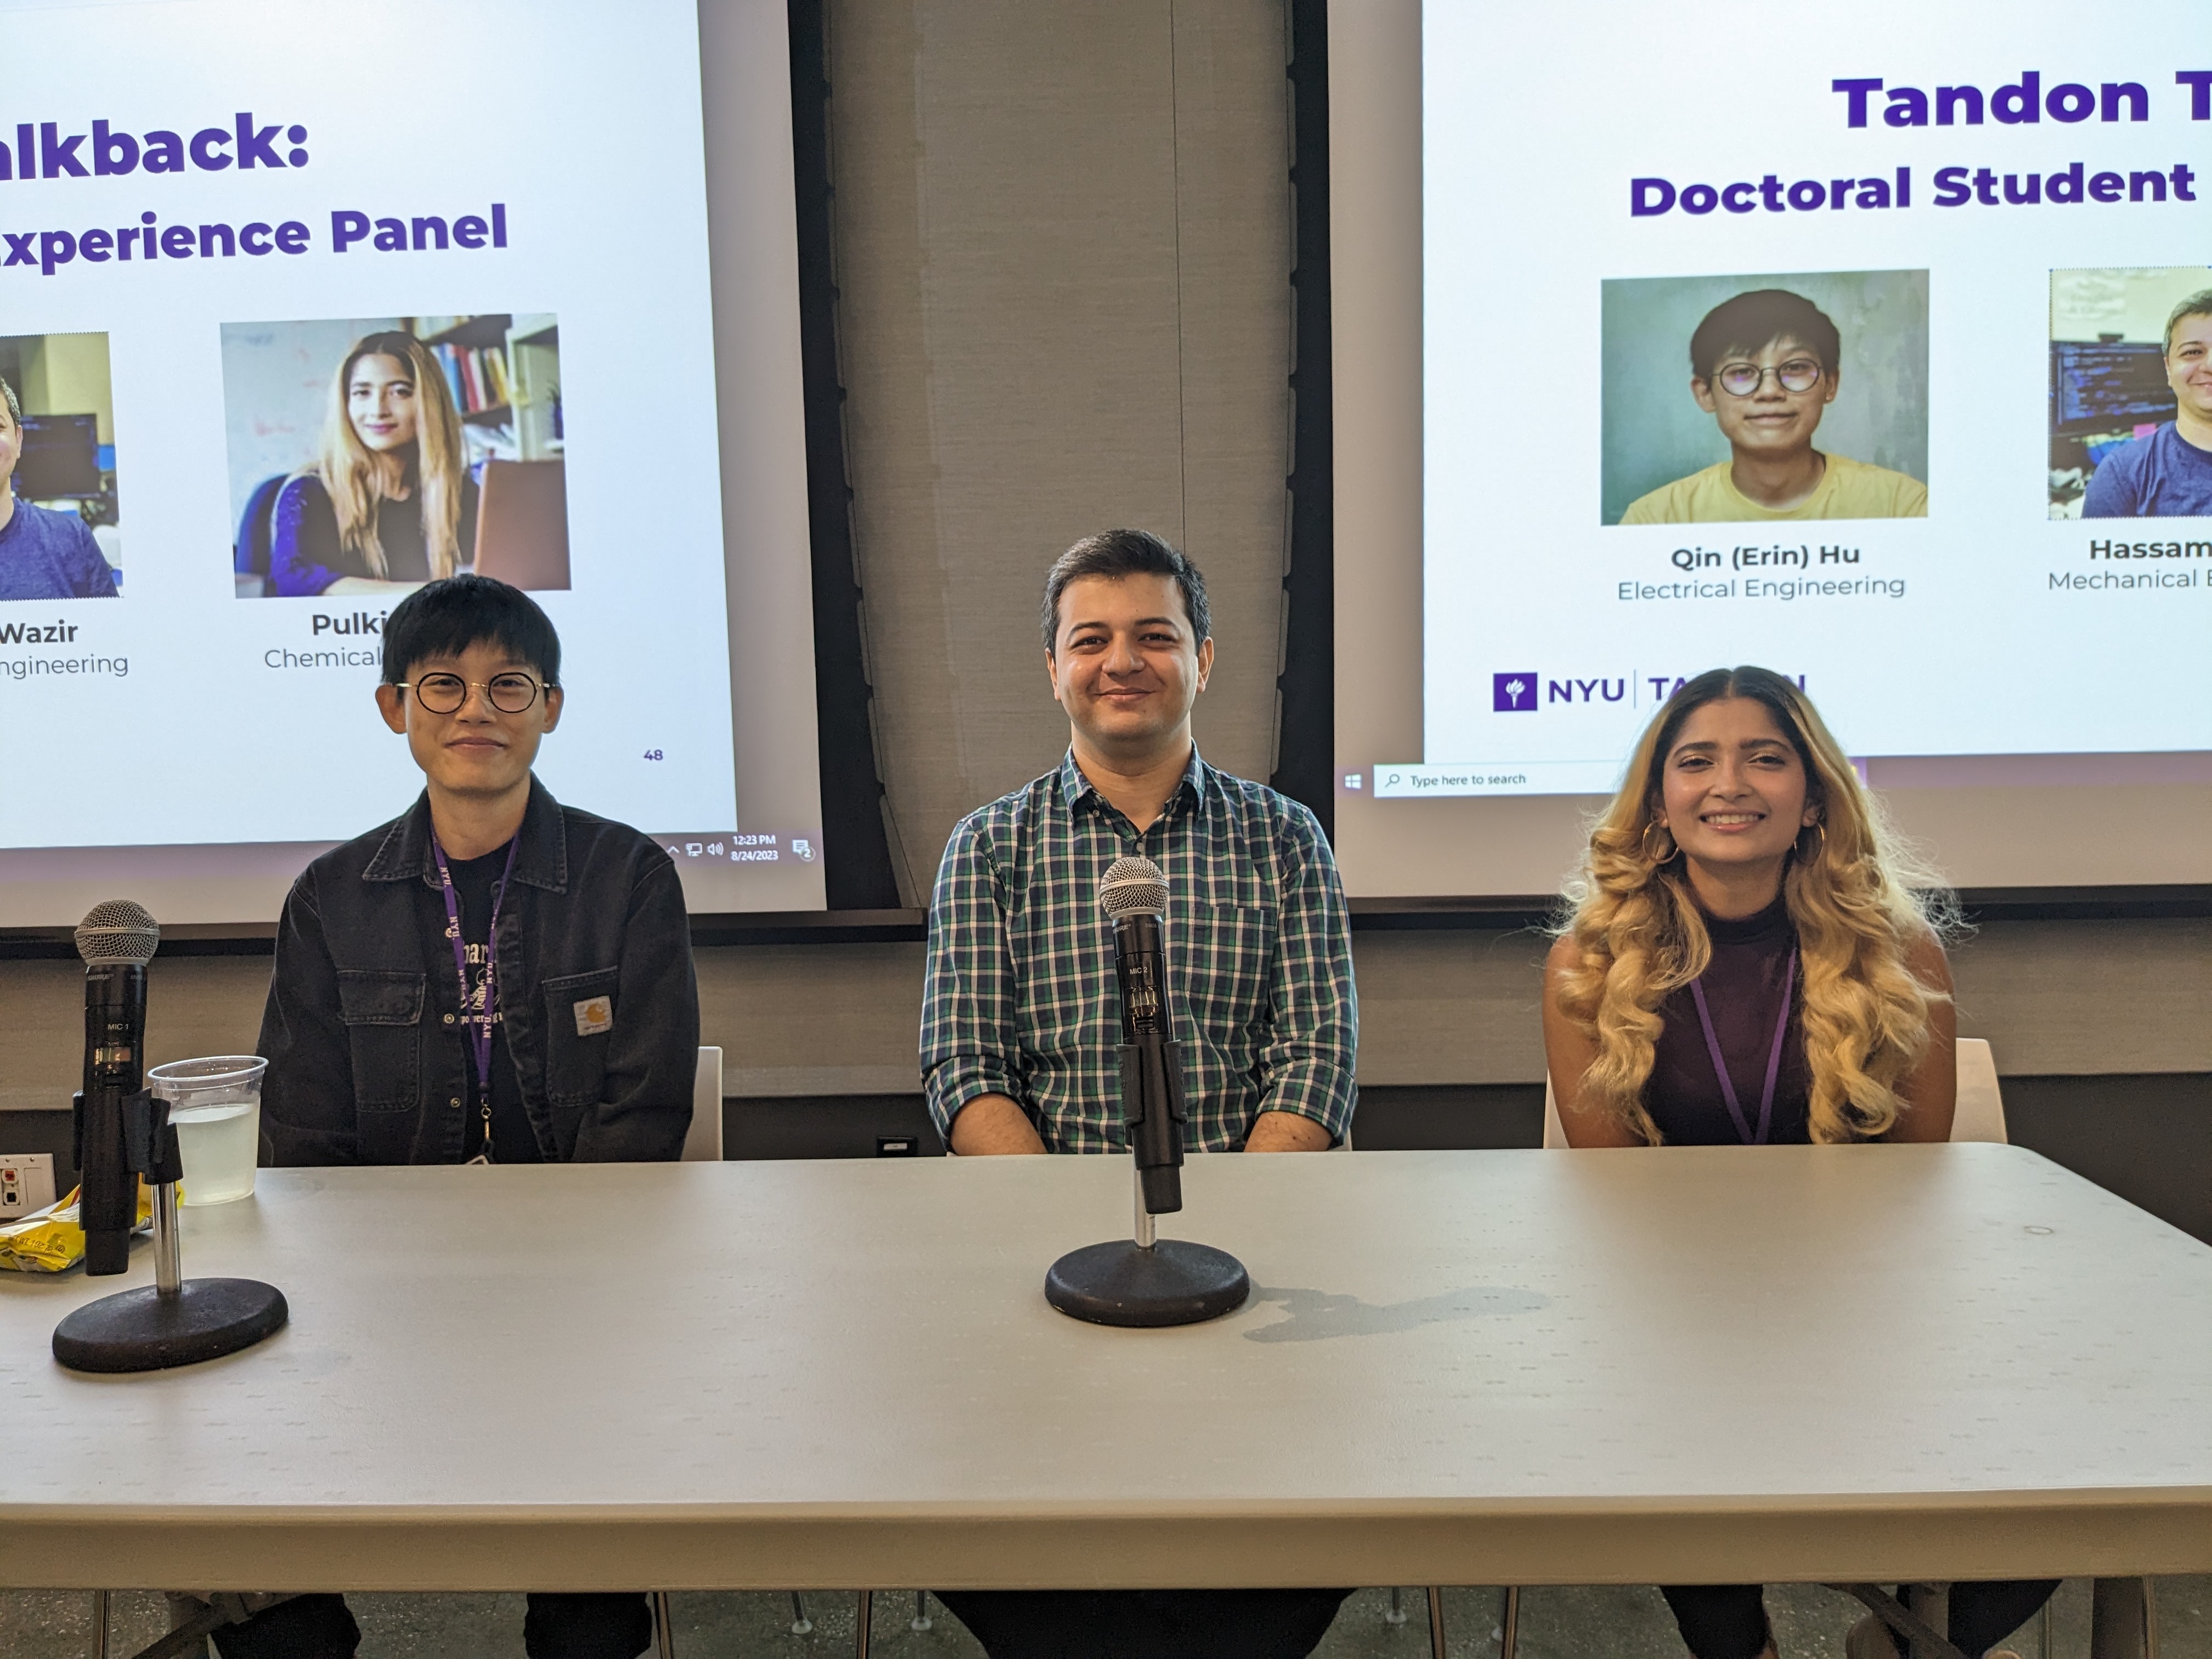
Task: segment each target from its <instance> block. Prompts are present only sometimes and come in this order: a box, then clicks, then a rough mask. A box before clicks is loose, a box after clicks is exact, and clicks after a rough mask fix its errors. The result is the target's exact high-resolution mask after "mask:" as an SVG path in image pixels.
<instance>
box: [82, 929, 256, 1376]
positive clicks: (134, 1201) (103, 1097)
mask: <svg viewBox="0 0 2212 1659" xmlns="http://www.w3.org/2000/svg"><path fill="white" fill-rule="evenodd" d="M132 908H136V907H132ZM94 914H95V915H99V912H95V913H94ZM139 914H140V915H143V911H142V912H140V913H139ZM146 923H147V927H149V929H150V927H151V925H152V923H151V918H147V919H146ZM80 948H82V930H80ZM152 954H153V948H152V946H151V945H145V947H144V956H143V957H139V958H137V960H136V961H130V962H118V961H115V960H112V959H91V958H88V963H89V965H88V968H87V969H86V974H85V982H86V995H85V1034H86V1042H85V1069H84V1088H83V1089H82V1091H80V1092H79V1093H78V1095H77V1097H76V1103H75V1104H76V1161H77V1186H78V1194H77V1219H78V1225H80V1226H82V1228H83V1229H84V1238H85V1255H84V1270H85V1272H86V1273H87V1274H88V1275H90V1276H93V1277H95V1278H96V1277H101V1276H105V1275H108V1274H113V1273H127V1272H129V1271H130V1268H131V1232H132V1231H133V1230H134V1229H135V1227H136V1225H137V1219H138V1183H139V1182H140V1181H141V1180H142V1179H143V1180H145V1181H148V1182H151V1183H152V1184H153V1188H154V1283H153V1284H152V1285H151V1286H149V1287H143V1288H141V1289H138V1290H131V1291H118V1292H117V1293H116V1294H115V1295H113V1296H104V1297H100V1300H98V1301H97V1302H88V1303H86V1304H84V1306H82V1307H81V1308H79V1309H77V1310H76V1311H75V1312H73V1313H71V1314H70V1315H69V1316H68V1317H66V1318H65V1319H64V1320H63V1321H62V1322H61V1323H60V1324H58V1325H57V1326H55V1327H54V1341H53V1347H54V1358H56V1359H58V1360H59V1361H60V1362H61V1363H62V1364H64V1365H66V1366H68V1367H69V1368H70V1370H77V1371H154V1370H168V1369H169V1368H170V1367H172V1366H175V1365H191V1364H197V1362H199V1361H200V1360H203V1359H214V1358H218V1357H219V1356H221V1355H223V1354H227V1353H235V1352H237V1351H238V1350H239V1349H240V1348H246V1347H251V1346H252V1345H253V1344H254V1343H256V1342H258V1341H260V1340H261V1339H262V1338H263V1337H264V1336H267V1335H268V1334H270V1332H272V1331H275V1330H276V1329H277V1328H280V1327H281V1326H282V1325H283V1323H284V1322H285V1320H286V1319H287V1318H289V1316H290V1310H289V1308H287V1307H286V1305H285V1303H284V1296H283V1292H282V1291H279V1290H277V1289H276V1287H275V1286H274V1285H264V1284H262V1283H261V1282H260V1281H259V1280H258V1279H186V1278H185V1273H184V1261H183V1249H182V1240H181V1238H180V1237H179V1228H178V1225H177V1182H179V1180H181V1179H182V1178H183V1176H184V1173H185V1164H184V1159H183V1158H182V1157H181V1156H179V1152H178V1150H177V1131H176V1127H175V1125H173V1124H172V1123H171V1122H170V1121H169V1103H168V1102H167V1101H166V1100H162V1099H160V1098H158V1097H155V1095H154V1094H153V1092H152V1091H149V1089H147V1088H146V1087H145V1079H144V1075H143V1071H142V1069H141V1067H140V1064H139V1054H138V1049H139V1045H140V1043H141V1042H143V1028H144V1019H145V957H150V956H151V955H152Z"/></svg>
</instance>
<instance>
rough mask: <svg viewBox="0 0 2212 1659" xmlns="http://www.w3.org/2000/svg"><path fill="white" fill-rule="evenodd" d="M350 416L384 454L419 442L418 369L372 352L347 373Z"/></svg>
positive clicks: (369, 442) (371, 445) (367, 442)
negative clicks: (416, 390) (416, 379)
mask: <svg viewBox="0 0 2212 1659" xmlns="http://www.w3.org/2000/svg"><path fill="white" fill-rule="evenodd" d="M346 417H347V418H348V419H349V420H350V421H351V422H353V429H354V431H355V432H356V434H357V435H359V437H360V439H361V441H362V443H363V444H364V445H366V446H367V447H368V448H370V449H371V450H374V451H375V452H377V453H384V452H386V451H387V450H393V449H401V448H404V447H406V446H407V445H409V444H411V443H413V442H414V441H415V435H416V402H415V372H414V370H413V369H411V368H409V367H408V366H407V365H406V364H405V363H404V362H401V361H400V360H399V359H398V358H397V357H387V356H385V355H384V354H382V353H381V352H368V353H366V354H364V355H363V356H360V357H358V358H356V359H355V361H354V366H353V368H352V369H351V371H350V372H349V373H348V374H347V375H346Z"/></svg>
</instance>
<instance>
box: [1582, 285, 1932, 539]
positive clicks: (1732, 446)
mask: <svg viewBox="0 0 2212 1659" xmlns="http://www.w3.org/2000/svg"><path fill="white" fill-rule="evenodd" d="M1842 356H1843V342H1842V337H1841V336H1840V335H1838V332H1837V331H1836V325H1835V324H1834V323H1833V322H1832V321H1831V320H1830V319H1829V318H1828V316H1827V314H1826V313H1825V312H1823V311H1822V310H1821V309H1820V307H1818V306H1816V305H1814V303H1813V302H1812V301H1810V300H1808V299H1806V298H1804V297H1803V296H1802V295H1796V294H1792V293H1790V291H1789V290H1788V289H1779V288H1765V289H1755V290H1753V292H1751V293H1748V294H1739V295H1736V296H1735V298H1734V299H1732V300H1724V301H1722V302H1721V303H1720V304H1719V305H1717V306H1715V307H1713V308H1712V309H1711V311H1710V312H1708V313H1705V320H1704V321H1703V322H1701V323H1699V325H1698V328H1697V331H1696V332H1695V333H1694V334H1692V336H1691V337H1690V395H1691V396H1692V397H1693V398H1696V399H1697V400H1698V407H1699V408H1700V409H1702V410H1705V413H1706V414H1708V415H1710V416H1712V417H1713V420H1714V422H1716V423H1717V425H1718V426H1719V428H1720V429H1721V435H1722V436H1723V437H1724V438H1726V439H1727V440H1728V441H1729V459H1727V460H1725V461H1716V462H1715V463H1714V464H1713V465H1711V466H1709V467H1706V468H1705V470H1704V471H1700V472H1692V474H1690V476H1689V477H1686V478H1677V479H1675V480H1674V483H1670V484H1664V485H1662V486H1661V487H1660V488H1659V489H1655V490H1653V491H1651V493H1650V494H1649V495H1640V496H1638V498H1637V499H1636V500H1635V501H1632V502H1630V503H1629V506H1628V511H1627V512H1626V513H1622V514H1621V516H1620V521H1621V523H1623V524H1728V523H1740V522H1744V521H1757V520H1786V519H1924V518H1926V517H1927V516H1928V486H1927V485H1926V484H1924V483H1921V481H1920V480H1919V479H1917V478H1915V477H1911V476H1910V475H1909V474H1906V473H1903V472H1894V471H1891V470H1890V469H1889V468H1887V467H1886V466H1870V465H1867V464H1866V463H1864V462H1863V461H1854V460H1851V459H1849V458H1847V457H1845V456H1842V455H1838V454H1836V453H1834V452H1832V451H1824V450H1819V449H1815V448H1814V447H1813V435H1814V433H1815V432H1817V431H1819V430H1820V417H1821V416H1823V415H1825V414H1826V412H1827V409H1828V405H1829V404H1832V403H1833V402H1835V400H1836V392H1837V391H1838V385H1839V377H1838V364H1839V362H1840V360H1841V358H1842Z"/></svg>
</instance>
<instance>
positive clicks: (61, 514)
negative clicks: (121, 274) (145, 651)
mask: <svg viewBox="0 0 2212 1659" xmlns="http://www.w3.org/2000/svg"><path fill="white" fill-rule="evenodd" d="M115 503H116V495H115V400H114V396H113V393H112V391H111V389H110V386H109V383H108V374H107V336H106V335H105V334H9V335H0V604H6V603H7V602H9V601H10V600H23V601H33V600H36V601H41V602H44V601H49V600H53V599H114V598H116V597H117V596H118V595H119V594H120V593H121V592H122V591H123V531H122V526H121V525H120V524H119V523H118V514H117V511H116V504H115Z"/></svg>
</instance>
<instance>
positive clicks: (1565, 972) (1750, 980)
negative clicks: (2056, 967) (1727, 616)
mask: <svg viewBox="0 0 2212 1659" xmlns="http://www.w3.org/2000/svg"><path fill="white" fill-rule="evenodd" d="M1567 897H1568V900H1569V902H1570V903H1571V906H1572V907H1573V908H1572V914H1571V916H1570V917H1569V919H1568V920H1567V921H1566V922H1565V924H1564V925H1563V927H1561V929H1560V932H1559V939H1558V940H1557V942H1556V943H1555V944H1554V945H1553V947H1552V951H1551V955H1550V957H1549V958H1548V960H1547V963H1546V967H1545V974H1544V1052H1545V1057H1546V1060H1547V1063H1548V1066H1549V1069H1550V1073H1551V1080H1552V1085H1553V1093H1554V1095H1555V1096H1556V1097H1557V1099H1558V1102H1559V1121H1560V1123H1561V1126H1562V1127H1564V1128H1565V1131H1566V1134H1567V1140H1568V1143H1569V1144H1570V1145H1571V1146H1737V1145H1747V1146H1767V1145H1780V1144H1783V1143H1787V1142H1796V1143H1799V1144H1803V1143H1806V1142H1814V1143H1819V1144H1821V1145H1834V1144H1838V1143H1842V1142H1850V1141H1868V1140H1881V1141H1900V1140H1947V1139H1949V1138H1950V1133H1951V1114H1952V1109H1953V1106H1954V1103H1955V1100H1956V1096H1957V1077H1956V1073H1955V1071H1954V1066H1955V1065H1956V1060H1955V1057H1954V1052H1953V1050H1954V1037H1955V1033H1956V1030H1957V1022H1956V1018H1955V1012H1954V1008H1953V1006H1952V1003H1951V972H1950V968H1949V965H1948V963H1947V961H1946V960H1945V957H1944V953H1943V945H1942V933H1943V932H1944V930H1945V927H1946V926H1947V924H1948V921H1949V913H1948V908H1947V907H1948V903H1949V899H1948V895H1944V894H1942V893H1941V891H1940V890H1938V889H1937V888H1936V884H1935V883H1934V881H1933V880H1932V878H1929V876H1928V875H1927V873H1926V872H1923V870H1921V869H1920V868H1919V866H1917V865H1916V864H1915V863H1913V862H1912V860H1911V857H1910V854H1909V853H1908V852H1907V850H1906V849H1905V848H1903V847H1901V846H1900V845H1899V843H1898V842H1897V840H1896V838H1895V837H1894V836H1893V835H1892V834H1891V833H1890V831H1889V829H1888V828H1887V825H1886V823H1884V821H1883V818H1882V814H1881V809H1880V807H1879V806H1878V805H1877V804H1876V803H1875V800H1874V799H1873V798H1872V797H1871V796H1870V795H1869V793H1867V790H1866V788H1865V787H1864V786H1863V784H1861V783H1860V781H1859V779H1858V775H1857V772H1856V771H1855V770H1854V769H1852V767H1851V763H1850V761H1849V760H1847V759H1845V758H1844V751H1843V750H1842V749H1841V748H1840V747H1839V746H1838V744H1837V742H1836V740H1835V738H1833V737H1832V736H1831V735H1829V732H1828V728H1827V727H1826V726H1825V725H1824V724H1823V723H1822V722H1821V720H1820V715H1819V714H1818V713H1817V712H1815V711H1814V708H1813V705H1812V703H1811V702H1808V700H1807V699H1806V696H1805V694H1804V693H1803V692H1802V691H1801V690H1799V689H1798V688H1797V687H1796V686H1795V685H1793V684H1790V682H1789V681H1788V680H1786V679H1784V678H1782V677H1781V676H1780V675H1778V674H1776V673H1773V672H1771V671H1769V670H1767V669H1764V668H1752V667H1742V668H1716V669H1714V670H1712V671H1711V672H1709V673H1705V674H1700V675H1699V676H1698V678H1695V679H1693V680H1691V681H1689V682H1687V683H1686V684H1684V685H1682V686H1681V687H1680V688H1679V689H1678V690H1676V691H1675V693H1674V696H1671V697H1669V698H1668V700H1667V703H1666V705H1665V707H1663V708H1661V709H1660V711H1659V712H1658V714H1656V716H1655V717H1654V718H1653V720H1652V721H1651V724H1650V726H1648V727H1646V728H1645V730H1644V736H1643V738H1641V739H1640V740H1639V741H1638V744H1637V746H1636V750H1635V753H1634V754H1633V755H1632V757H1631V758H1630V760H1629V763H1628V771H1627V775H1626V778H1625V780H1624V781H1623V782H1622V784H1621V787H1620V793H1618V794H1616V795H1615V796H1614V797H1613V805H1611V806H1610V807H1608V808H1607V811H1606V812H1605V814H1604V816H1603V817H1601V818H1600V819H1599V820H1598V822H1597V823H1596V825H1595V827H1594V828H1593V829H1592V830H1591V831H1590V837H1589V851H1588V853H1587V854H1586V855H1585V857H1584V860H1583V870H1582V872H1581V873H1580V875H1579V876H1578V877H1577V878H1576V880H1575V881H1574V882H1573V883H1572V884H1571V885H1570V887H1569V889H1568V893H1567ZM1744 1176H1745V1178H1746V1179H1747V1180H1755V1179H1757V1178H1758V1170H1757V1168H1756V1166H1749V1167H1747V1168H1746V1170H1744ZM2056 1584H2057V1581H2056V1580H2045V1581H2038V1582H2035V1583H1962V1584H1959V1585H1956V1586H1954V1589H1953V1591H1952V1595H1951V1601H1950V1620H1951V1627H1950V1637H1951V1640H1952V1642H1953V1644H1954V1645H1956V1646H1957V1647H1959V1648H1960V1650H1963V1651H1964V1652H1966V1654H1968V1655H1969V1656H1972V1659H1979V1656H1981V1655H1982V1654H1984V1653H1985V1652H1986V1651H1987V1650H1989V1649H1990V1647H1992V1646H1993V1645H1994V1644H1996V1642H1997V1641H1998V1640H2000V1639H2001V1638H2003V1637H2004V1636H2005V1635H2006V1634H2008V1632H2011V1631H2013V1630H2015V1629H2017V1628H2018V1627H2019V1626H2021V1624H2022V1623H2024V1622H2025V1621H2026V1620H2027V1619H2028V1617H2029V1616H2030V1615H2031V1614H2033V1613H2034V1611H2035V1610H2036V1608H2037V1607H2040V1606H2042V1604H2043V1603H2044V1601H2046V1600H2048V1599H2049V1597H2050V1595H2051V1590H2052V1589H2055V1588H2056ZM1662 1593H1663V1594H1664V1595H1666V1597H1667V1601H1668V1605H1669V1606H1670V1607H1672V1608H1673V1609H1674V1618H1675V1622H1676V1623H1677V1624H1678V1625H1679V1626H1680V1628H1681V1632H1682V1639H1683V1641H1684V1642H1685V1643H1686V1644H1687V1645H1688V1647H1689V1649H1690V1650H1691V1652H1692V1653H1693V1654H1695V1655H1696V1656H1697V1659H1757V1656H1759V1655H1761V1654H1765V1655H1767V1656H1770V1659H1771V1655H1772V1654H1773V1650H1774V1638H1773V1633H1772V1631H1771V1627H1770V1626H1768V1624H1767V1622H1766V1614H1765V1606H1764V1601H1763V1597H1762V1594H1761V1591H1760V1587H1759V1585H1757V1584H1718V1585H1694V1586H1688V1587H1674V1588H1667V1589H1663V1591H1662ZM1849 1648H1850V1654H1851V1656H1852V1659H1880V1656H1886V1655H1893V1653H1894V1648H1893V1645H1892V1644H1890V1642H1889V1639H1888V1636H1887V1631H1886V1629H1885V1628H1884V1627H1883V1626H1881V1624H1880V1623H1879V1622H1878V1621H1875V1620H1871V1619H1868V1620H1861V1621H1860V1624H1859V1625H1858V1626H1857V1627H1855V1628H1854V1629H1853V1631H1852V1632H1851V1638H1850V1644H1849Z"/></svg>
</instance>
